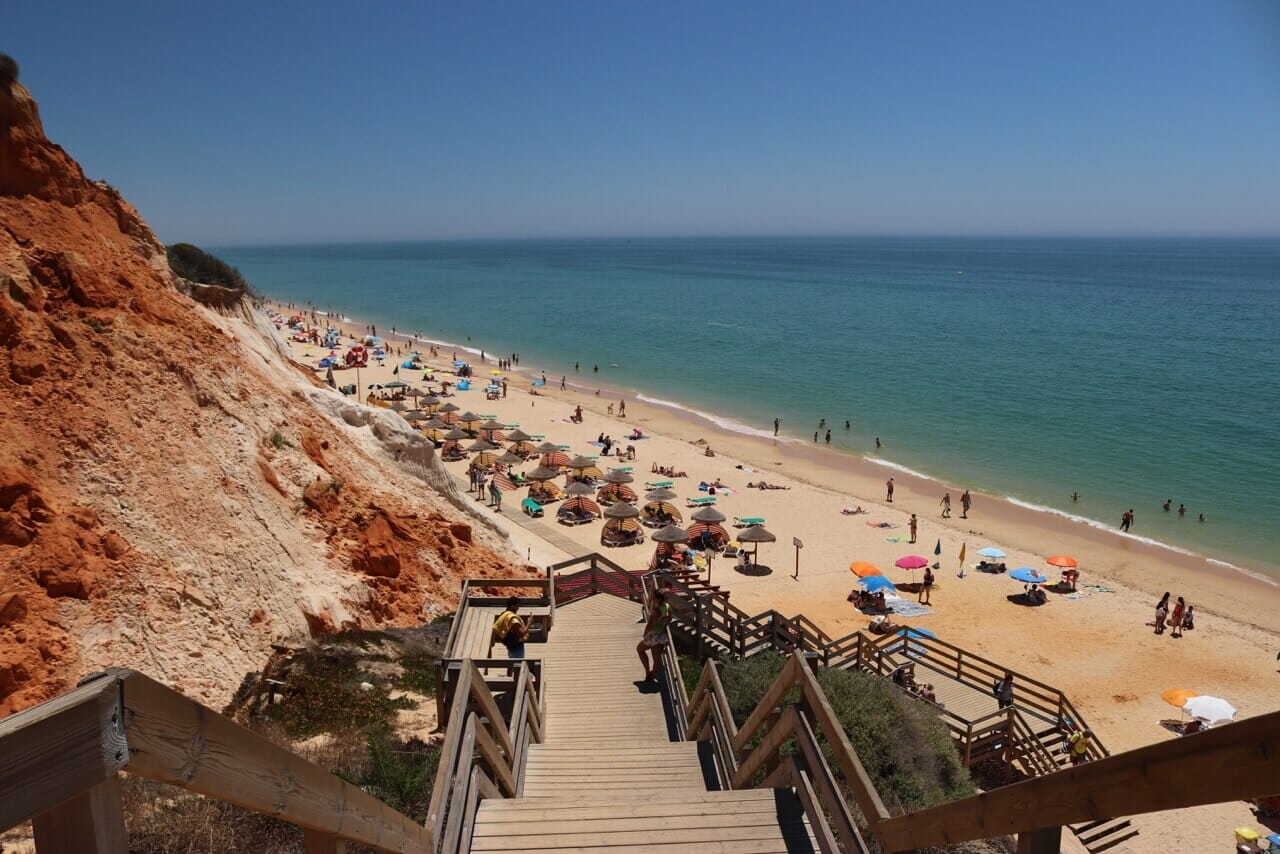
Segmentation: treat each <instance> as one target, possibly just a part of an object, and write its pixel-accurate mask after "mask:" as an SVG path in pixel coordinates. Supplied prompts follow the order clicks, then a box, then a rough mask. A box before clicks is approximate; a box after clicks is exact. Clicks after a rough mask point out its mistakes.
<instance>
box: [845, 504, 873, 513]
mask: <svg viewBox="0 0 1280 854" xmlns="http://www.w3.org/2000/svg"><path fill="white" fill-rule="evenodd" d="M840 512H841V513H843V514H844V515H845V516H861V515H862V514H863V513H866V512H867V511H866V510H863V509H862V505H861V504H859V505H858V506H857V507H846V508H844V509H843V510H841V511H840Z"/></svg>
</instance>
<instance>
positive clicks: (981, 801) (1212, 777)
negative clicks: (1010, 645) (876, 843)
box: [876, 712, 1280, 851]
mask: <svg viewBox="0 0 1280 854" xmlns="http://www.w3.org/2000/svg"><path fill="white" fill-rule="evenodd" d="M1277 768H1280V712H1271V713H1269V714H1265V715H1259V716H1258V717H1254V718H1248V719H1246V720H1243V721H1239V722H1238V723H1233V724H1227V725H1226V726H1221V727H1215V728H1214V729H1211V730H1208V731H1206V732H1200V733H1196V734H1195V735H1189V736H1185V737H1183V738H1178V739H1173V740H1172V741H1162V742H1159V743H1157V744H1151V745H1147V746H1146V747H1140V748H1138V749H1137V750H1130V751H1128V752H1126V753H1117V754H1113V755H1112V756H1109V757H1107V758H1106V759H1099V760H1097V761H1094V762H1087V763H1085V764H1084V765H1077V766H1075V767H1074V768H1067V769H1064V770H1062V771H1059V772H1057V773H1056V774H1050V775H1048V776H1046V777H1037V778H1035V779H1032V780H1026V781H1024V782H1021V783H1015V784H1014V785H1012V786H1005V787H1003V788H1000V789H993V790H992V791H989V792H983V793H982V794H980V795H976V796H974V797H971V798H964V799H962V800H959V801H952V802H951V803H948V804H942V805H941V806H936V807H931V808H930V809H926V810H920V811H918V812H914V813H911V814H910V815H904V816H898V817H895V818H891V819H889V820H887V821H884V822H881V823H880V825H879V827H878V829H877V834H876V835H877V838H878V839H879V840H880V843H881V847H882V848H884V850H886V851H911V850H914V849H917V848H933V847H938V846H943V845H954V844H958V843H961V842H968V841H970V840H973V839H989V838H991V837H995V836H1005V835H1008V834H1014V833H1026V832H1029V831H1033V830H1039V829H1041V828H1043V827H1045V826H1046V825H1050V826H1064V825H1070V824H1077V823H1080V822H1086V821H1101V820H1104V819H1112V818H1119V817H1122V816H1130V815H1140V814H1142V813H1148V812H1158V811H1162V810H1172V809H1183V808H1185V807H1194V806H1201V805H1203V804H1217V803H1225V802H1228V801H1240V800H1247V799H1249V798H1256V797H1263V796H1266V795H1273V794H1276V790H1277V789H1280V776H1278V775H1277V771H1276V769H1277ZM1170 780H1177V781H1178V782H1177V785H1170V783H1169V781H1170Z"/></svg>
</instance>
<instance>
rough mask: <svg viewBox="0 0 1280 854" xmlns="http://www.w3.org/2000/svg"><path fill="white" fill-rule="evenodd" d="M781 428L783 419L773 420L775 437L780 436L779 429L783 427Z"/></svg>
mask: <svg viewBox="0 0 1280 854" xmlns="http://www.w3.org/2000/svg"><path fill="white" fill-rule="evenodd" d="M781 426H782V419H781V418H775V419H773V435H775V436H776V435H778V428H779V427H781Z"/></svg>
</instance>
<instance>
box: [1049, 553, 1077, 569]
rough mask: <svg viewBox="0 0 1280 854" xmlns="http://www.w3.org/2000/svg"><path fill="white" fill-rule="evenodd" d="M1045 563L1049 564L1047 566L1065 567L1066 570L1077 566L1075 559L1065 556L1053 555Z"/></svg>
mask: <svg viewBox="0 0 1280 854" xmlns="http://www.w3.org/2000/svg"><path fill="white" fill-rule="evenodd" d="M1045 563H1047V564H1049V566H1061V567H1066V568H1067V569H1070V568H1071V567H1073V566H1078V564H1077V563H1076V559H1075V558H1073V557H1069V556H1067V555H1054V556H1053V557H1051V558H1048V559H1047V560H1045Z"/></svg>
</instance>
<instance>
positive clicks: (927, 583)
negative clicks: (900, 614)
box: [916, 566, 933, 605]
mask: <svg viewBox="0 0 1280 854" xmlns="http://www.w3.org/2000/svg"><path fill="white" fill-rule="evenodd" d="M931 590H933V567H929V566H926V567H925V568H924V582H923V583H922V584H921V585H920V595H919V596H917V597H916V601H917V602H919V603H920V604H921V605H928V604H929V592H930V591H931Z"/></svg>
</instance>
